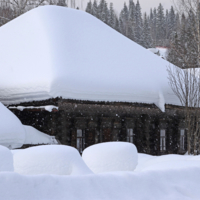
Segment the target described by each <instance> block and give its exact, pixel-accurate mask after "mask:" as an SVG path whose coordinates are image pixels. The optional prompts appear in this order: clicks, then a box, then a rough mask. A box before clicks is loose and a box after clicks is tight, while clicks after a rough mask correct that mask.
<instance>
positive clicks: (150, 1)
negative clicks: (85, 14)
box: [77, 0, 173, 13]
mask: <svg viewBox="0 0 200 200" xmlns="http://www.w3.org/2000/svg"><path fill="white" fill-rule="evenodd" d="M78 1H81V0H78ZM78 1H77V2H78ZM88 1H89V0H82V2H83V3H84V6H85V5H86V4H87V2H88ZM99 1H100V0H98V2H99ZM106 1H107V2H108V3H110V2H113V4H114V8H115V9H116V11H117V12H120V11H121V9H122V8H123V5H124V2H127V4H128V2H129V0H106ZM133 1H134V2H135V3H136V2H137V0H133ZM139 1H140V5H141V7H142V13H144V12H148V13H149V10H150V8H154V7H158V5H159V3H162V5H163V6H164V9H169V8H170V7H171V5H173V3H172V0H139ZM92 2H93V0H92Z"/></svg>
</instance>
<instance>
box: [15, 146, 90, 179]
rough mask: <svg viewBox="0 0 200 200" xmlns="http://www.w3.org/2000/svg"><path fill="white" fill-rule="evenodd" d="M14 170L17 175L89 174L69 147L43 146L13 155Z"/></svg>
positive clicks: (73, 150) (87, 169)
mask: <svg viewBox="0 0 200 200" xmlns="http://www.w3.org/2000/svg"><path fill="white" fill-rule="evenodd" d="M13 157H14V169H15V172H17V173H19V174H29V175H33V174H34V175H35V174H56V175H85V174H91V173H92V172H91V171H90V169H89V168H88V167H87V166H86V165H85V163H84V162H83V160H82V158H81V156H80V154H79V152H78V151H77V150H76V149H75V148H73V147H70V146H64V145H45V146H38V147H31V148H28V149H25V150H22V151H18V152H17V153H14V155H13Z"/></svg>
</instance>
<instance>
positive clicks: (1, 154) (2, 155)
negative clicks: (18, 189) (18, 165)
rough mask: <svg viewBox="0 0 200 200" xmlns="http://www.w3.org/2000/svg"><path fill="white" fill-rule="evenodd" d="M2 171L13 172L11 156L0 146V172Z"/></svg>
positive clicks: (9, 152) (7, 150) (6, 149)
mask: <svg viewBox="0 0 200 200" xmlns="http://www.w3.org/2000/svg"><path fill="white" fill-rule="evenodd" d="M3 171H11V172H13V171H14V167H13V155H12V153H11V151H10V150H9V149H8V148H6V147H4V146H1V145H0V172H3Z"/></svg>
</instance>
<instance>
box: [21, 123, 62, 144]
mask: <svg viewBox="0 0 200 200" xmlns="http://www.w3.org/2000/svg"><path fill="white" fill-rule="evenodd" d="M24 128H25V130H26V139H25V142H24V144H58V142H57V140H56V139H55V137H54V136H50V135H47V134H45V133H42V132H40V131H38V130H37V129H35V128H33V127H32V126H25V125H24Z"/></svg>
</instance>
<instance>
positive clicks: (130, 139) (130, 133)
mask: <svg viewBox="0 0 200 200" xmlns="http://www.w3.org/2000/svg"><path fill="white" fill-rule="evenodd" d="M127 142H130V143H133V129H132V128H129V129H127Z"/></svg>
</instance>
